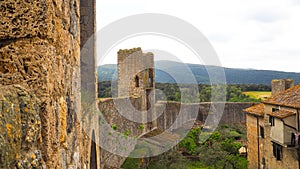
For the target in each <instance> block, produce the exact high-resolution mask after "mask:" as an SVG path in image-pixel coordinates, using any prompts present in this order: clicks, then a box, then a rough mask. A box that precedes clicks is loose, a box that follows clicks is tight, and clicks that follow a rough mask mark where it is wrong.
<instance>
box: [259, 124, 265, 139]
mask: <svg viewBox="0 0 300 169" xmlns="http://www.w3.org/2000/svg"><path fill="white" fill-rule="evenodd" d="M259 136H260V137H261V138H265V129H264V127H263V126H259Z"/></svg>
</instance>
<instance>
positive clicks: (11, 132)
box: [0, 0, 89, 168]
mask: <svg viewBox="0 0 300 169" xmlns="http://www.w3.org/2000/svg"><path fill="white" fill-rule="evenodd" d="M79 15H80V14H79V0H66V1H61V0H41V1H23V0H16V1H12V0H8V1H1V2H0V18H1V20H0V95H1V97H0V100H2V102H1V101H0V102H1V103H0V104H1V109H0V111H1V112H0V117H1V121H0V125H1V127H0V130H1V136H3V137H1V138H0V146H1V150H0V152H1V153H0V161H1V162H0V165H3V166H4V167H3V168H12V166H16V167H19V168H33V167H36V168H44V167H46V168H72V167H73V168H87V167H88V166H89V155H88V154H87V152H86V149H88V147H87V146H89V141H88V140H89V138H88V137H83V136H82V131H81V128H80V121H79V120H80V119H81V112H80V107H81V104H80V103H81V102H80V101H81V100H80V29H79V17H80V16H79ZM4 99H6V101H3V100H4ZM2 103H3V104H2ZM12 105H14V108H12ZM7 110H8V111H9V113H6V111H7ZM8 142H9V143H10V144H8ZM3 146H4V147H3ZM0 168H2V166H0Z"/></svg>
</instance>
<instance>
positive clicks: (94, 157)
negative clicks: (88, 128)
mask: <svg viewBox="0 0 300 169" xmlns="http://www.w3.org/2000/svg"><path fill="white" fill-rule="evenodd" d="M91 142H92V143H91V155H90V169H97V152H96V143H95V131H93V134H92V140H91Z"/></svg>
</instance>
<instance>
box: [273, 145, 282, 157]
mask: <svg viewBox="0 0 300 169" xmlns="http://www.w3.org/2000/svg"><path fill="white" fill-rule="evenodd" d="M273 155H274V157H275V158H276V160H281V157H282V146H281V145H279V144H276V143H273Z"/></svg>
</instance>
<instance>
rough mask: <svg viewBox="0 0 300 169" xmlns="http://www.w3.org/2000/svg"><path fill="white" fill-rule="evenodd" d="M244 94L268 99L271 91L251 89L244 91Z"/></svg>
mask: <svg viewBox="0 0 300 169" xmlns="http://www.w3.org/2000/svg"><path fill="white" fill-rule="evenodd" d="M243 94H245V95H247V96H249V97H251V98H255V99H261V100H266V99H267V98H268V97H270V96H271V92H265V91H263V92H262V91H249V92H243Z"/></svg>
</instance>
